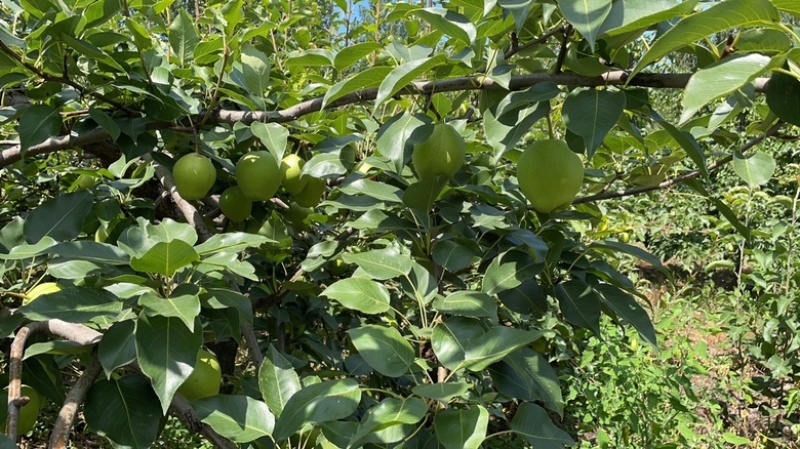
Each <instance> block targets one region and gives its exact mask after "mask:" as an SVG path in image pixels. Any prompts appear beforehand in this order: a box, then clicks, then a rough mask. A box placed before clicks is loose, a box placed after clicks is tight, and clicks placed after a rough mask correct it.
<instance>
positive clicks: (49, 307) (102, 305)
mask: <svg viewBox="0 0 800 449" xmlns="http://www.w3.org/2000/svg"><path fill="white" fill-rule="evenodd" d="M121 310H122V301H121V300H119V299H117V297H116V296H114V295H113V294H111V293H110V292H108V291H106V290H100V289H94V288H87V287H68V288H65V289H64V290H60V291H57V292H54V293H50V294H48V295H43V296H41V297H39V298H36V299H35V300H34V301H31V302H30V303H28V304H27V305H25V306H22V307H20V309H19V312H20V313H22V314H24V315H25V316H26V317H28V318H29V319H31V320H34V321H46V320H52V319H58V320H62V321H67V322H70V323H86V322H88V321H91V320H94V319H96V318H101V317H105V318H113V317H115V316H117V314H118V313H119V312H120V311H121Z"/></svg>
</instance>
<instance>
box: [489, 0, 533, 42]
mask: <svg viewBox="0 0 800 449" xmlns="http://www.w3.org/2000/svg"><path fill="white" fill-rule="evenodd" d="M495 3H498V4H500V6H501V7H502V8H503V12H504V13H505V14H510V15H511V17H513V18H514V25H516V31H517V34H519V33H520V31H522V28H523V27H524V26H525V21H526V20H528V14H529V13H530V10H531V6H533V5H534V3H535V2H534V1H533V0H491V1H485V2H484V4H483V14H484V16H486V15H488V14H489V12H490V11H491V9H492V8H493V7H494V5H495Z"/></svg>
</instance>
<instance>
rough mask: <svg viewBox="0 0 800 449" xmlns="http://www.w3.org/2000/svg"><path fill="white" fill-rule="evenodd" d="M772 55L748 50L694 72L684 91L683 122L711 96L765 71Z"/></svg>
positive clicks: (730, 89) (747, 81)
mask: <svg viewBox="0 0 800 449" xmlns="http://www.w3.org/2000/svg"><path fill="white" fill-rule="evenodd" d="M769 62H770V58H769V57H767V56H763V55H759V54H749V55H742V56H734V57H732V58H726V59H724V60H723V61H721V62H720V63H718V64H714V65H712V66H709V67H706V68H704V69H700V70H698V71H697V72H695V73H694V74H693V75H692V77H691V78H689V83H688V84H687V85H686V89H685V90H684V91H683V100H682V102H681V104H682V106H683V113H682V114H681V120H680V121H681V122H685V121H687V120H689V119H690V118H691V117H692V116H693V115H694V114H695V113H696V112H697V111H699V110H700V108H702V107H703V106H705V105H707V104H708V103H710V102H711V101H712V100H714V99H716V98H718V97H721V96H723V95H727V94H729V93H731V92H735V91H736V90H738V89H740V88H742V87H743V86H744V85H745V84H747V83H749V82H751V81H753V80H754V79H755V78H756V77H757V76H758V75H760V74H762V73H763V72H764V71H765V70H766V68H767V65H768V64H769Z"/></svg>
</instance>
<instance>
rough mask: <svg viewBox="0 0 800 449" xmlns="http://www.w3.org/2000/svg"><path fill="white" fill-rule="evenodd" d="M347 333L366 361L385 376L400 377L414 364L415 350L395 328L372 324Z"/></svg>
mask: <svg viewBox="0 0 800 449" xmlns="http://www.w3.org/2000/svg"><path fill="white" fill-rule="evenodd" d="M347 333H348V334H349V335H350V340H351V341H352V342H353V346H355V348H356V350H357V351H358V353H359V354H361V357H363V358H364V361H366V362H367V364H368V365H369V366H371V367H372V368H373V369H375V371H377V372H379V373H381V374H383V375H385V376H389V377H400V376H402V375H404V374H406V373H407V372H408V368H409V367H410V366H411V364H413V363H414V348H412V347H411V344H410V343H409V342H408V341H407V340H406V339H405V338H403V336H402V335H400V332H398V331H397V329H395V328H393V327H387V326H379V325H374V324H371V325H366V326H361V327H357V328H355V329H350V330H348V331H347Z"/></svg>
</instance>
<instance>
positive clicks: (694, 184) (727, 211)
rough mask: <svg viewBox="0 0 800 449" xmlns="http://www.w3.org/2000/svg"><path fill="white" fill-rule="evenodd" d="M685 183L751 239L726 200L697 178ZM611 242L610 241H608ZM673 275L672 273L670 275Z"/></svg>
mask: <svg viewBox="0 0 800 449" xmlns="http://www.w3.org/2000/svg"><path fill="white" fill-rule="evenodd" d="M684 184H685V185H686V186H688V187H690V188H692V189H693V190H695V191H696V192H698V193H700V194H701V195H703V196H704V197H706V198H708V200H709V201H711V202H712V203H714V206H715V207H716V208H717V210H718V211H719V213H721V214H722V215H723V216H724V217H725V219H726V220H728V222H729V223H730V224H731V225H732V226H733V227H734V228H736V230H737V231H738V232H739V234H741V235H742V236H743V237H744V238H745V239H746V240H748V241H749V240H750V237H751V233H750V228H748V227H747V226H745V224H744V223H742V222H741V221H740V220H739V218H738V217H737V216H736V213H735V212H733V211H732V210H731V208H730V207H728V206H727V205H726V204H725V203H724V202H722V201H720V200H719V199H717V198H715V197H714V196H712V195H711V193H710V192H709V191H708V190H707V189H706V188H705V187H704V186H703V184H701V183H699V182H698V181H697V180H696V179H690V180H688V181H685V182H684ZM606 243H609V242H606ZM662 272H665V273H669V271H668V270H666V269H664V270H662ZM670 276H671V275H670Z"/></svg>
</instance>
